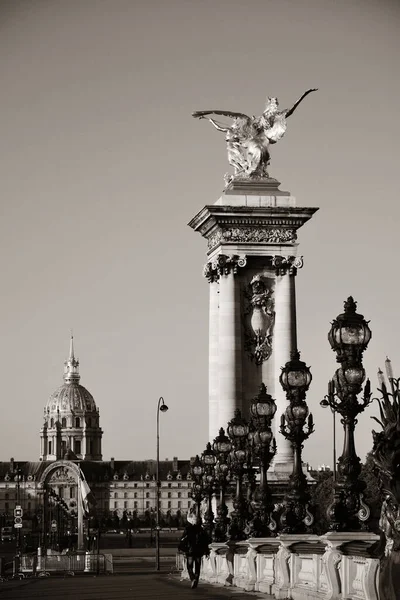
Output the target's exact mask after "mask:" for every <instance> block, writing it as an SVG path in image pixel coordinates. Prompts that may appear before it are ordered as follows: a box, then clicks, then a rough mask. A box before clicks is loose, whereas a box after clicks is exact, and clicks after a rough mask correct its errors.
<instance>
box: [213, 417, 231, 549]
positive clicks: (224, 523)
mask: <svg viewBox="0 0 400 600" xmlns="http://www.w3.org/2000/svg"><path fill="white" fill-rule="evenodd" d="M213 450H214V452H215V455H216V457H217V462H216V465H215V481H216V483H217V484H218V486H219V493H220V495H219V504H218V507H217V518H216V521H215V528H214V535H213V539H214V541H215V542H225V540H226V532H227V528H228V522H229V519H228V507H227V506H226V502H225V493H226V488H227V484H228V478H229V454H230V452H231V450H232V443H231V441H230V439H229V438H228V437H227V436H226V435H225V431H224V429H223V428H222V427H221V429H220V430H219V434H218V436H217V437H216V438H215V439H214V442H213Z"/></svg>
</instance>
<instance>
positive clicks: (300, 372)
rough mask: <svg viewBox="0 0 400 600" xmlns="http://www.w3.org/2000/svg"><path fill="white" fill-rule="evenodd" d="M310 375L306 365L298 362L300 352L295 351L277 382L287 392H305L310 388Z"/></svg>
mask: <svg viewBox="0 0 400 600" xmlns="http://www.w3.org/2000/svg"><path fill="white" fill-rule="evenodd" d="M311 380H312V375H311V373H310V369H309V367H307V365H306V363H305V362H303V361H301V360H300V352H299V351H298V350H296V351H295V352H293V353H292V355H291V360H290V361H288V362H287V363H286V364H285V366H284V367H282V372H281V374H280V377H279V381H280V384H281V386H282V387H283V389H284V390H285V391H286V392H288V391H293V390H296V389H297V390H301V391H303V392H306V391H307V390H308V388H309V387H310V383H311Z"/></svg>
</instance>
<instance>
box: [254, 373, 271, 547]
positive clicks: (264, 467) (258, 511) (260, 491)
mask: <svg viewBox="0 0 400 600" xmlns="http://www.w3.org/2000/svg"><path fill="white" fill-rule="evenodd" d="M275 412H276V404H275V400H274V399H273V398H272V396H271V395H270V394H268V393H267V388H266V386H265V385H264V384H263V383H262V384H261V386H260V391H259V393H258V394H257V396H255V397H254V398H253V399H252V401H251V405H250V413H251V417H252V418H251V430H250V433H249V441H250V447H251V449H252V452H253V455H254V458H255V459H256V460H257V461H258V462H259V464H260V484H259V487H258V488H256V489H255V491H254V493H253V497H252V502H251V506H252V509H253V514H252V519H251V520H250V522H249V524H248V527H247V531H248V534H249V535H251V536H252V537H265V536H268V535H271V533H272V530H273V529H274V527H273V526H272V518H271V516H272V512H273V506H274V505H273V501H272V494H271V490H270V488H269V486H268V481H267V471H268V468H269V466H270V464H271V460H272V458H273V457H274V456H275V454H276V441H275V439H274V437H273V434H272V430H271V422H272V419H273V417H274V415H275Z"/></svg>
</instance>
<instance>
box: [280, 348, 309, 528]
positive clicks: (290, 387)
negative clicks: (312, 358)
mask: <svg viewBox="0 0 400 600" xmlns="http://www.w3.org/2000/svg"><path fill="white" fill-rule="evenodd" d="M311 379H312V376H311V373H310V369H309V367H307V366H306V363H304V362H302V361H301V360H300V353H299V352H298V350H296V351H295V352H293V353H292V356H291V360H290V361H289V362H287V363H286V365H285V366H284V367H282V373H281V375H280V377H279V381H280V384H281V386H282V387H283V389H284V390H285V392H286V397H287V399H288V400H289V402H290V404H289V406H288V407H287V409H286V411H285V413H284V414H283V415H282V416H281V426H280V431H281V433H282V435H283V436H284V437H285V438H286V439H287V440H289V441H290V442H291V444H292V448H293V454H294V461H293V471H292V474H291V475H290V478H289V491H288V493H287V494H286V495H285V498H284V500H283V511H282V513H281V515H280V525H281V527H282V531H283V532H284V533H302V532H303V531H305V529H306V527H309V526H310V525H312V523H313V522H314V517H313V515H312V514H311V512H310V511H309V509H308V501H309V498H310V497H309V494H308V492H307V478H306V476H305V475H304V472H303V468H302V460H301V451H302V449H303V442H304V441H305V440H306V439H308V438H309V436H310V435H311V434H312V432H313V431H314V424H313V418H312V414H309V410H308V406H307V403H306V401H305V397H306V391H307V390H308V388H309V386H310V383H311ZM307 417H308V422H307V431H305V430H304V426H305V424H306V420H307Z"/></svg>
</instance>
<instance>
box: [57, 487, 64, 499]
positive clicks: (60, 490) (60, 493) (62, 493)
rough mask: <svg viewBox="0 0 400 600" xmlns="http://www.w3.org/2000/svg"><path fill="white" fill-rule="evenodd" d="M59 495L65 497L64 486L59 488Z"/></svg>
mask: <svg viewBox="0 0 400 600" xmlns="http://www.w3.org/2000/svg"><path fill="white" fill-rule="evenodd" d="M58 495H59V496H60V498H64V488H62V487H60V488H58Z"/></svg>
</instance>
